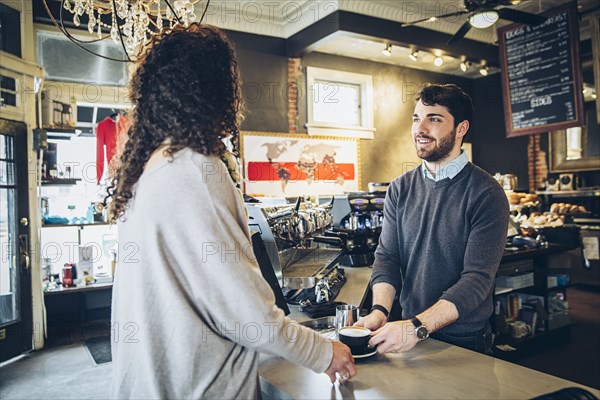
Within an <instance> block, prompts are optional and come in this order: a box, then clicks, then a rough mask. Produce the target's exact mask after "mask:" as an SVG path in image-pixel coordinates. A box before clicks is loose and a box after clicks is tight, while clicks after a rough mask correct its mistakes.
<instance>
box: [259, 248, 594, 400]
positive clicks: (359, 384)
mask: <svg viewBox="0 0 600 400" xmlns="http://www.w3.org/2000/svg"><path fill="white" fill-rule="evenodd" d="M555 250H558V249H555ZM345 273H346V277H347V278H348V279H347V282H346V284H345V285H344V286H343V287H342V289H341V290H340V293H339V294H338V297H337V298H336V300H337V301H343V302H346V303H348V304H353V305H357V306H358V305H360V303H361V301H362V298H363V296H364V293H365V291H366V289H367V286H368V283H369V278H370V275H371V268H367V267H363V268H345ZM290 309H291V314H290V317H291V318H293V319H295V320H297V321H299V322H302V321H305V320H308V319H309V318H308V317H307V316H306V315H305V314H303V313H301V312H300V311H298V310H297V309H292V308H290ZM356 367H357V370H358V373H357V375H356V376H355V377H354V378H353V379H352V380H351V381H348V382H346V383H344V384H339V383H336V384H335V385H332V384H331V383H330V381H329V378H328V377H327V375H325V374H317V373H315V372H313V371H311V370H309V369H307V368H304V367H301V366H298V365H295V364H293V363H290V362H289V361H287V360H285V359H283V358H280V357H276V356H271V355H267V354H261V356H260V359H259V375H260V380H261V388H262V390H263V392H264V394H265V397H266V398H277V399H298V398H300V399H339V398H341V399H345V398H350V399H450V398H457V399H530V398H532V397H535V396H539V395H542V394H545V393H550V392H554V391H557V390H560V389H564V388H567V387H581V388H584V389H586V390H588V391H590V392H592V393H593V394H594V395H595V396H596V397H598V398H600V391H598V390H596V389H592V388H589V387H586V386H583V385H579V384H576V383H574V382H571V381H568V380H565V379H561V378H557V377H554V376H551V375H548V374H544V373H542V372H538V371H534V370H532V369H528V368H525V367H521V366H519V365H516V364H512V363H509V362H507V361H503V360H500V359H496V358H493V357H489V356H485V355H483V354H479V353H476V352H473V351H470V350H466V349H463V348H460V347H457V346H453V345H450V344H447V343H444V342H440V341H437V340H434V339H428V340H426V341H424V342H422V343H419V344H418V345H417V346H416V347H415V348H414V349H412V350H411V351H409V352H406V353H400V354H390V353H387V354H376V355H375V356H373V357H370V358H367V359H359V360H356Z"/></svg>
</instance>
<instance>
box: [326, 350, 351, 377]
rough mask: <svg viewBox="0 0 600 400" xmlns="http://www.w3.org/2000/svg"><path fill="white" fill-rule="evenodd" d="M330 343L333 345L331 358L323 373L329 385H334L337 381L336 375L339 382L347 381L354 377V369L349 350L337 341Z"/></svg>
mask: <svg viewBox="0 0 600 400" xmlns="http://www.w3.org/2000/svg"><path fill="white" fill-rule="evenodd" d="M331 343H332V344H333V357H332V358H331V364H329V368H327V370H326V371H325V373H326V374H327V375H328V376H329V379H330V380H331V383H334V382H335V380H336V379H337V377H336V375H335V374H336V373H337V374H338V375H339V377H340V382H344V381H347V380H348V379H350V378H352V377H353V376H354V375H356V367H355V366H354V358H352V353H351V352H350V348H349V347H348V346H346V345H345V344H344V343H342V342H340V341H337V340H332V341H331Z"/></svg>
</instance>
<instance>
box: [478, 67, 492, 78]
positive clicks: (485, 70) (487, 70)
mask: <svg viewBox="0 0 600 400" xmlns="http://www.w3.org/2000/svg"><path fill="white" fill-rule="evenodd" d="M479 73H480V74H481V75H483V76H488V74H489V73H490V67H488V66H487V65H482V66H481V68H479Z"/></svg>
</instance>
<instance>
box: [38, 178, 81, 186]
mask: <svg viewBox="0 0 600 400" xmlns="http://www.w3.org/2000/svg"><path fill="white" fill-rule="evenodd" d="M77 182H81V178H59V179H47V180H43V181H42V186H58V185H75V184H76V183H77Z"/></svg>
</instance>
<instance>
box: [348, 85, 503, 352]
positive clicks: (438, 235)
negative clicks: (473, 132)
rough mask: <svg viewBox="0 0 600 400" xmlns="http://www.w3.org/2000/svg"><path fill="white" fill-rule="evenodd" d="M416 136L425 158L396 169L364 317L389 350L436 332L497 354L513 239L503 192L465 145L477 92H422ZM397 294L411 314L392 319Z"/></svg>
mask: <svg viewBox="0 0 600 400" xmlns="http://www.w3.org/2000/svg"><path fill="white" fill-rule="evenodd" d="M416 100H417V104H416V106H415V110H414V114H413V123H412V139H413V143H414V146H415V148H416V151H417V156H419V157H420V158H421V159H422V160H423V163H422V164H421V166H419V167H418V168H415V169H414V170H412V171H409V172H407V173H405V174H403V175H402V176H400V177H398V178H396V179H395V180H394V181H393V182H392V183H391V185H390V187H389V189H388V192H387V195H386V198H385V207H384V223H383V229H382V233H381V238H380V242H379V246H378V247H377V251H376V253H375V263H374V265H373V273H372V276H371V285H372V289H373V304H374V305H373V308H372V310H371V313H370V314H369V315H368V316H367V317H365V318H364V319H362V320H361V321H359V323H358V324H359V325H364V326H366V327H367V328H370V329H371V330H374V333H373V334H372V336H373V337H372V338H371V341H370V343H371V345H377V346H378V348H377V349H378V351H379V352H380V353H384V352H402V351H407V350H410V349H411V348H413V347H414V346H415V345H416V344H417V343H418V342H419V341H423V340H425V339H427V338H428V337H429V336H430V335H431V336H432V337H434V338H436V339H439V340H442V341H445V342H448V343H451V344H455V345H458V346H461V347H465V348H468V349H471V350H475V351H478V352H481V353H489V352H490V351H491V346H492V332H491V327H490V324H489V322H488V319H489V317H490V316H491V314H492V289H493V283H494V277H495V275H496V271H497V269H498V265H499V264H500V260H501V258H502V253H503V249H504V244H505V241H506V230H507V224H508V218H509V207H508V201H507V198H506V195H505V194H504V191H503V190H502V188H501V187H500V185H499V184H498V182H496V180H494V178H492V177H491V176H490V175H489V174H488V173H486V172H485V171H483V170H481V169H480V168H478V167H476V166H475V165H473V164H472V163H470V162H469V160H468V159H467V155H466V154H465V152H464V151H462V150H461V145H462V141H463V138H464V137H465V135H466V134H467V132H468V131H469V127H470V125H471V119H472V113H473V106H472V102H471V99H470V97H469V96H468V95H467V94H466V93H464V92H463V91H462V90H461V89H460V88H459V87H457V86H455V85H436V84H430V85H426V86H425V87H424V88H423V89H422V90H421V91H420V92H419V93H418V95H417V98H416ZM396 295H398V300H399V303H400V306H401V307H402V320H401V321H396V322H387V317H388V314H389V310H390V309H391V307H392V303H393V302H394V298H395V296H396Z"/></svg>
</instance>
